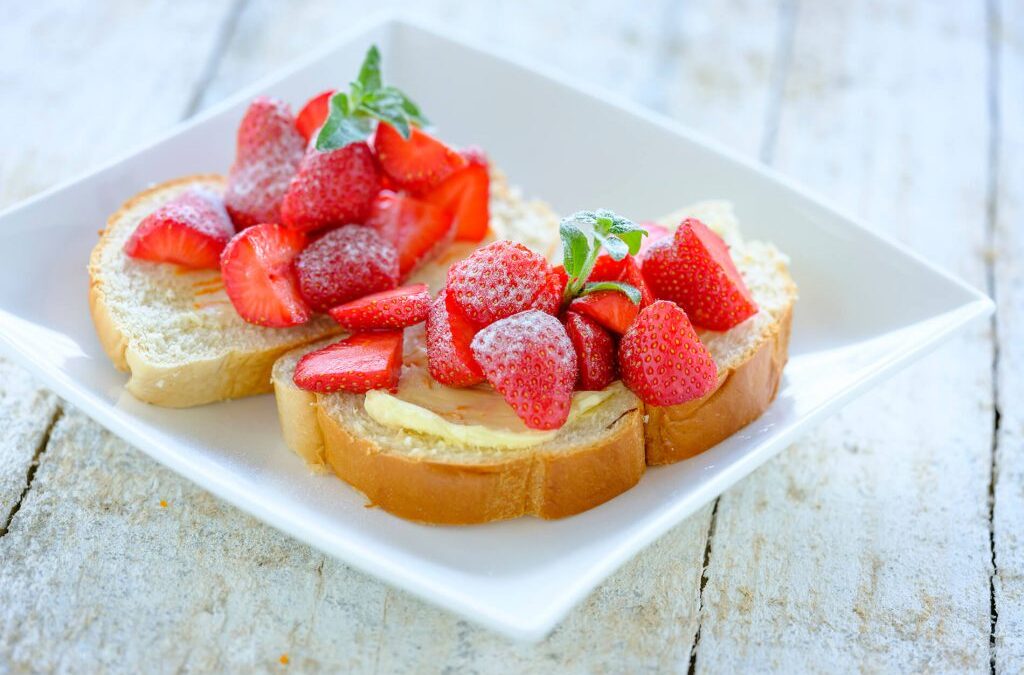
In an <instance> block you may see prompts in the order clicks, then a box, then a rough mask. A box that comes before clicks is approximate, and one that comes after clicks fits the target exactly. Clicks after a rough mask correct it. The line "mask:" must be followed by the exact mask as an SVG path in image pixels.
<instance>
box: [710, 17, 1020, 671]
mask: <svg viewBox="0 0 1024 675" xmlns="http://www.w3.org/2000/svg"><path fill="white" fill-rule="evenodd" d="M985 31H986V24H985V15H984V7H983V6H982V5H980V4H977V3H972V4H969V5H968V4H964V3H958V4H955V5H943V6H940V5H929V6H928V7H927V8H926V7H922V6H918V5H916V4H915V3H912V2H898V3H888V4H885V5H879V4H870V5H868V4H862V3H804V4H802V5H801V7H800V13H799V15H798V18H797V24H796V34H795V43H794V52H793V58H792V70H791V72H790V73H789V76H788V80H787V86H786V90H785V97H784V99H783V103H782V112H781V126H780V129H779V140H778V147H777V148H776V151H775V152H776V157H777V164H778V166H779V167H780V168H781V169H782V170H783V171H786V172H788V173H790V174H792V175H794V176H796V177H798V178H800V179H801V180H803V181H805V182H807V183H808V184H810V185H811V186H812V187H814V188H817V189H818V190H820V191H822V192H823V193H824V194H826V195H827V196H829V197H832V198H834V199H835V200H837V202H838V203H840V204H842V205H844V206H846V207H847V208H850V209H851V210H852V211H854V212H856V213H858V214H859V215H861V216H863V217H864V218H865V219H867V220H868V222H873V223H875V224H876V225H877V226H879V227H880V229H882V230H884V231H886V232H888V233H890V234H893V235H895V236H897V237H898V238H900V239H901V240H903V241H905V242H907V243H908V244H910V245H911V246H912V247H913V248H915V249H916V250H918V251H920V252H921V253H923V254H924V255H925V256H927V257H928V258H930V259H931V260H933V261H936V262H937V263H939V264H940V265H943V266H944V267H946V268H947V269H949V270H950V271H952V272H954V273H956V274H959V275H961V276H963V277H964V278H966V279H968V280H969V281H971V282H972V283H975V284H976V285H979V286H983V285H984V281H985V259H984V256H983V255H982V252H983V246H984V243H985V228H984V223H985V211H986V194H985V185H986V179H987V157H986V141H987V134H988V125H987V111H986V93H987V92H986V86H985V81H986V67H987V61H986V55H985V49H984V44H985V41H984V37H985ZM869 273H870V269H866V270H865V274H869ZM797 281H798V283H799V279H798V280H797ZM897 290H898V289H894V291H897ZM797 311H799V306H798V309H797ZM991 359H992V341H991V338H990V334H989V331H988V327H987V326H979V327H975V328H974V329H972V330H971V331H970V332H969V334H967V335H966V336H964V337H963V338H960V339H957V340H955V341H954V342H953V343H951V344H950V345H949V346H948V347H946V348H943V349H941V350H940V351H939V352H938V353H937V354H936V355H934V356H933V357H931V358H929V359H927V360H926V362H923V363H921V364H920V365H918V366H917V367H914V368H913V369H911V370H910V371H908V372H906V373H905V374H904V375H902V376H900V377H898V378H896V379H894V380H893V381H891V382H889V383H888V384H887V385H885V386H883V387H880V388H879V389H878V390H876V391H875V392H873V393H872V394H870V395H868V396H866V397H865V398H863V399H861V400H860V401H858V402H856V403H855V404H852V405H850V406H849V407H847V408H846V409H845V410H844V411H843V412H842V414H840V415H839V416H838V417H836V418H833V419H832V420H830V421H829V422H827V423H825V424H823V425H822V426H821V428H820V429H819V430H818V431H817V432H816V433H814V434H813V435H811V436H810V437H809V438H807V439H806V440H804V441H802V442H800V443H797V444H796V445H795V446H794V447H792V448H791V449H789V450H788V451H787V452H785V453H783V454H782V455H780V456H779V457H778V458H777V459H776V460H775V461H773V462H771V463H769V464H768V465H767V466H765V467H764V468H763V469H761V470H760V471H759V472H758V473H756V474H755V475H753V476H752V477H750V478H749V479H747V480H746V481H745V482H743V483H741V484H740V485H739V486H737V487H736V488H735V489H734V490H732V491H730V492H729V493H727V494H726V495H725V496H723V497H722V499H721V501H720V504H719V510H718V517H717V524H716V528H715V532H714V536H713V539H712V543H711V555H710V566H709V568H708V572H707V577H708V582H707V586H706V588H705V591H704V616H703V619H702V627H701V639H700V642H699V645H698V651H697V660H696V666H697V670H698V671H700V672H744V671H750V670H773V671H782V672H804V671H820V670H833V669H836V670H844V671H845V670H850V671H856V670H869V671H898V672H905V671H910V672H918V671H954V672H960V671H986V672H987V671H988V668H989V574H990V572H991V561H990V555H989V532H988V529H989V523H988V513H987V508H986V497H987V491H988V485H989V464H990V451H991V442H992V415H993V410H992V381H991ZM1018 485H1019V484H1018Z"/></svg>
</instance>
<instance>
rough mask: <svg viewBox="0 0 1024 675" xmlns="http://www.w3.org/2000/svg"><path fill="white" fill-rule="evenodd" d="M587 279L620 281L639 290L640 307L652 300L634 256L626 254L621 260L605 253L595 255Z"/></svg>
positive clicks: (652, 297) (651, 294) (652, 296)
mask: <svg viewBox="0 0 1024 675" xmlns="http://www.w3.org/2000/svg"><path fill="white" fill-rule="evenodd" d="M587 280H588V281H622V282H625V283H627V284H629V285H630V286H633V287H634V288H636V289H637V290H638V291H640V307H641V308H643V307H646V306H647V305H649V304H651V303H652V302H654V294H653V293H651V290H650V288H648V286H647V282H645V281H644V275H643V273H642V272H641V270H640V265H639V263H637V261H636V258H634V257H633V256H631V255H627V256H626V257H625V258H623V259H622V260H615V259H614V258H612V257H611V256H610V255H608V254H607V253H602V254H601V255H599V256H597V260H596V261H595V262H594V269H593V270H591V272H590V276H589V277H587Z"/></svg>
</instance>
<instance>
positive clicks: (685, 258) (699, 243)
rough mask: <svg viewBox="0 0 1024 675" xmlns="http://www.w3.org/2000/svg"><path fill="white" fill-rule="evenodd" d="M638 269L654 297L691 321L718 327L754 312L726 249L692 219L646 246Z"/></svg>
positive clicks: (703, 226) (709, 327)
mask: <svg viewBox="0 0 1024 675" xmlns="http://www.w3.org/2000/svg"><path fill="white" fill-rule="evenodd" d="M642 269H643V276H644V279H646V280H647V284H648V286H650V288H651V291H652V292H653V293H654V296H655V297H656V298H658V299H664V300H671V301H672V302H675V303H676V304H678V305H679V306H680V307H682V308H683V309H684V310H685V311H686V313H687V315H688V316H689V318H690V319H691V320H692V321H693V323H694V324H695V325H698V326H701V327H703V328H708V329H710V330H719V331H724V330H728V329H730V328H732V327H733V326H735V325H736V324H738V323H740V322H741V321H744V320H745V319H748V318H750V317H751V316H753V315H754V314H756V313H757V303H755V302H754V299H753V297H752V296H751V294H750V290H749V289H748V288H747V285H746V284H745V283H744V282H743V277H741V276H740V273H739V270H737V269H736V265H735V263H733V261H732V257H731V256H730V255H729V247H728V246H727V245H726V243H725V242H724V241H722V239H721V237H719V236H718V235H717V234H715V233H714V232H712V231H711V230H709V229H708V228H707V226H706V225H704V223H702V222H700V221H699V220H697V219H696V218H687V219H686V220H684V221H683V223H682V224H681V225H680V226H679V229H678V230H676V234H675V237H673V238H672V239H662V240H661V241H659V242H657V243H655V244H653V245H651V247H650V248H649V249H648V250H647V252H646V253H645V254H644V258H643V268H642Z"/></svg>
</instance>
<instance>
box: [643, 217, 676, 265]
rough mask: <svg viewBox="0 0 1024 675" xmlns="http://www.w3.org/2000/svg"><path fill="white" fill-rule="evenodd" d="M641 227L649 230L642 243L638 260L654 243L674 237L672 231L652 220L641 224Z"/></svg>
mask: <svg viewBox="0 0 1024 675" xmlns="http://www.w3.org/2000/svg"><path fill="white" fill-rule="evenodd" d="M640 227H642V228H644V229H645V230H647V236H646V237H644V238H643V240H642V241H641V242H640V252H639V253H637V257H638V258H639V257H640V256H642V255H643V254H644V251H646V250H647V249H649V248H650V247H651V244H653V243H654V242H656V241H660V240H662V239H664V238H665V237H671V236H672V231H671V230H670V229H668V228H667V227H665V226H664V225H659V224H658V223H655V222H653V221H650V220H646V221H644V222H642V223H640Z"/></svg>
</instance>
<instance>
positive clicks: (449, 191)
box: [425, 160, 491, 241]
mask: <svg viewBox="0 0 1024 675" xmlns="http://www.w3.org/2000/svg"><path fill="white" fill-rule="evenodd" d="M490 184H491V179H490V174H489V173H488V171H487V166H486V164H480V163H478V162H477V161H476V160H473V161H471V162H470V163H469V164H468V165H467V166H466V167H464V168H462V169H459V170H458V171H456V172H455V173H453V174H452V175H451V176H450V177H448V178H447V179H446V180H445V181H444V182H442V183H441V184H440V185H438V186H437V187H435V188H434V189H433V190H431V191H430V192H429V193H427V194H426V196H425V199H427V200H428V201H430V202H432V203H434V204H437V205H438V206H440V207H442V208H444V209H447V210H448V211H450V212H451V213H452V216H453V218H454V221H455V222H454V228H455V239H457V240H459V241H481V240H482V239H483V238H484V237H486V236H487V230H488V228H489V227H490Z"/></svg>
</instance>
